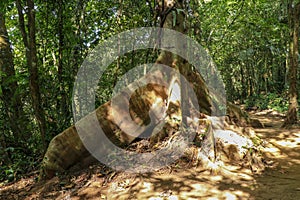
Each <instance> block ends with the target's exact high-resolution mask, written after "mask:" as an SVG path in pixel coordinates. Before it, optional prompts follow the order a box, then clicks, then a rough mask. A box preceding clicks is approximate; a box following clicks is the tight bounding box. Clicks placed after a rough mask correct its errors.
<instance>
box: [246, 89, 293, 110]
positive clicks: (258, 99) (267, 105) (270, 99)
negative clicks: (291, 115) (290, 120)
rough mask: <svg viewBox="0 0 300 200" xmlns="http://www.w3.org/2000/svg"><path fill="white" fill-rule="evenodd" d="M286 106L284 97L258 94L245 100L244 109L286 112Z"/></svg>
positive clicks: (286, 100) (273, 94)
mask: <svg viewBox="0 0 300 200" xmlns="http://www.w3.org/2000/svg"><path fill="white" fill-rule="evenodd" d="M288 105H289V104H288V99H287V98H286V97H282V96H281V95H278V94H275V93H269V94H260V95H257V96H252V97H249V98H248V99H247V100H245V106H246V108H251V107H257V108H259V109H261V110H265V109H273V110H276V111H278V112H286V111H287V109H288Z"/></svg>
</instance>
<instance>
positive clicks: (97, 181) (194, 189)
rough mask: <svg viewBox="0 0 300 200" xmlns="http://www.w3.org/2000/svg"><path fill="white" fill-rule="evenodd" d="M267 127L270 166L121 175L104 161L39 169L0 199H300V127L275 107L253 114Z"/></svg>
mask: <svg viewBox="0 0 300 200" xmlns="http://www.w3.org/2000/svg"><path fill="white" fill-rule="evenodd" d="M251 116H252V117H254V118H257V119H259V120H260V121H261V122H262V123H263V124H264V125H265V127H264V128H261V129H255V132H256V134H257V135H258V136H259V137H261V138H262V139H264V140H265V148H264V150H263V154H264V157H265V162H266V163H268V167H267V168H266V169H265V170H264V171H263V172H262V173H253V172H252V171H251V170H250V169H248V168H246V167H242V166H240V167H237V166H228V165H225V166H223V169H222V171H221V172H219V173H216V174H211V172H210V171H209V170H205V169H201V167H199V166H198V167H195V166H193V165H192V164H191V162H189V161H184V160H181V161H179V162H177V163H176V164H174V165H173V166H171V167H169V168H165V169H162V170H160V171H157V172H155V173H150V174H140V175H133V174H125V173H115V172H112V171H110V170H109V169H106V168H104V167H103V166H101V165H94V166H91V167H89V168H88V169H85V170H81V171H76V172H72V173H68V174H66V175H62V176H57V177H55V178H53V179H51V180H49V181H46V182H39V183H38V182H36V179H37V173H33V175H32V176H30V177H28V178H23V179H21V180H19V181H17V182H14V183H9V184H3V185H1V184H0V199H3V200H4V199H7V200H9V199H26V200H31V199H76V200H77V199H78V200H85V199H151V200H154V199H156V200H158V199H170V200H171V199H172V200H175V199H230V200H232V199H264V200H265V199H272V200H275V199H285V200H288V199H291V200H295V199H300V128H299V127H298V128H297V127H295V128H292V129H282V128H280V126H281V124H282V121H283V117H282V115H280V114H279V113H276V112H272V111H262V112H256V113H251Z"/></svg>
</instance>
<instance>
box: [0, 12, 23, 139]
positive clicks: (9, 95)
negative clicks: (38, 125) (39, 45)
mask: <svg viewBox="0 0 300 200" xmlns="http://www.w3.org/2000/svg"><path fill="white" fill-rule="evenodd" d="M0 72H1V80H0V81H1V90H2V94H1V93H0V98H1V99H2V100H3V102H4V110H5V112H6V114H7V118H8V120H9V127H10V128H11V130H12V132H13V134H14V138H15V142H16V144H18V143H19V140H23V139H25V138H28V135H22V133H26V134H28V132H27V131H26V130H27V129H26V126H27V123H28V119H26V117H25V116H26V115H25V113H24V110H23V106H22V105H23V104H22V100H21V96H20V94H19V93H18V83H17V81H16V78H15V69H14V63H13V54H12V49H11V44H10V41H9V37H8V33H7V29H6V26H5V17H4V13H2V12H0Z"/></svg>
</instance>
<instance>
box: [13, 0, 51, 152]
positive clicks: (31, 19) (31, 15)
mask: <svg viewBox="0 0 300 200" xmlns="http://www.w3.org/2000/svg"><path fill="white" fill-rule="evenodd" d="M16 4H17V9H18V14H19V23H20V30H21V34H22V37H23V42H24V46H25V48H26V60H27V65H28V67H29V76H30V77H29V87H30V94H31V99H32V105H33V109H34V115H35V118H36V120H37V124H38V126H39V130H40V133H41V139H42V143H43V148H44V150H46V148H47V145H46V139H45V137H46V120H45V114H44V110H43V108H42V101H41V93H40V87H39V81H38V59H37V50H36V37H35V34H36V30H35V10H34V2H33V0H27V6H28V8H27V9H28V12H27V17H28V33H27V32H26V29H25V21H24V15H23V8H22V5H21V2H20V0H17V1H16Z"/></svg>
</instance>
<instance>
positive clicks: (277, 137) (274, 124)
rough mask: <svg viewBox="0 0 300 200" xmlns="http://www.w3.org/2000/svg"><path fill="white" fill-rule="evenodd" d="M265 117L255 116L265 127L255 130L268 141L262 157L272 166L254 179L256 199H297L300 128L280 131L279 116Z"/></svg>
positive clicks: (280, 121)
mask: <svg viewBox="0 0 300 200" xmlns="http://www.w3.org/2000/svg"><path fill="white" fill-rule="evenodd" d="M267 116H269V117H266V113H265V112H261V113H256V114H255V116H254V117H256V118H258V119H259V120H260V121H261V122H263V123H264V124H265V126H266V127H265V128H264V129H256V130H255V131H256V133H257V134H258V135H259V136H260V137H261V138H262V139H264V140H265V141H267V143H268V144H267V148H266V149H265V151H266V152H265V154H266V156H267V157H268V158H270V159H272V160H273V161H274V164H273V168H269V169H267V170H266V171H265V172H264V173H263V174H262V175H261V176H258V177H255V180H256V183H257V189H256V190H255V191H254V195H255V197H256V198H255V199H291V200H292V199H300V129H299V128H295V129H291V130H287V129H282V128H280V126H281V124H282V122H283V120H282V118H281V117H280V116H278V115H276V113H275V115H272V113H269V114H268V115H267Z"/></svg>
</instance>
